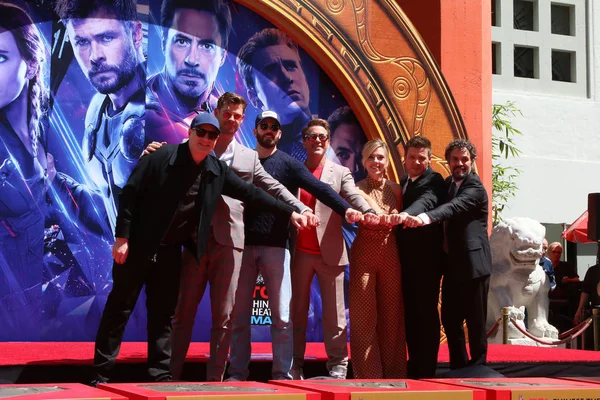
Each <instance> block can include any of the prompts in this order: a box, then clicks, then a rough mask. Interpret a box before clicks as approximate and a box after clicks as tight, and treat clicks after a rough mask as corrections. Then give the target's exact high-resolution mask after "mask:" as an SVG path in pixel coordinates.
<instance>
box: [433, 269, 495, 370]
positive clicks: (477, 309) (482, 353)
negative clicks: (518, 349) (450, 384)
mask: <svg viewBox="0 0 600 400" xmlns="http://www.w3.org/2000/svg"><path fill="white" fill-rule="evenodd" d="M489 287H490V276H489V275H487V276H483V277H480V278H475V279H471V280H467V281H458V282H457V281H451V280H450V279H444V282H443V283H442V324H444V330H445V332H446V336H447V338H448V350H449V351H450V368H451V369H457V368H463V367H466V366H469V365H476V364H485V361H486V357H487V331H486V329H485V324H486V318H487V300H488V289H489ZM464 320H466V321H467V329H468V332H469V350H470V353H471V360H470V361H469V356H468V355H467V348H466V343H465V332H464V330H463V321H464Z"/></svg>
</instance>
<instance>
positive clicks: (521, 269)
mask: <svg viewBox="0 0 600 400" xmlns="http://www.w3.org/2000/svg"><path fill="white" fill-rule="evenodd" d="M545 235H546V228H544V226H543V225H542V224H540V223H539V222H537V221H535V220H533V219H531V218H510V219H507V220H505V221H503V222H500V223H499V224H498V225H496V226H495V227H494V229H493V231H492V235H491V236H490V247H491V250H492V276H491V279H490V291H489V295H488V319H487V328H488V329H490V328H491V327H492V326H493V325H494V324H495V323H496V321H497V320H498V318H500V317H501V315H502V311H501V310H502V307H515V308H520V307H525V308H526V309H527V323H528V324H527V325H528V327H529V329H528V330H529V333H531V334H532V335H534V336H537V337H540V338H547V339H557V338H558V330H557V329H556V328H555V327H554V326H552V325H550V324H549V323H548V307H549V300H548V291H549V289H550V282H549V279H548V276H547V275H546V273H545V272H544V270H543V269H542V267H541V266H540V265H539V258H540V257H541V256H542V240H543V239H544V236H545ZM499 332H500V330H498V331H496V335H498V334H499ZM500 335H501V333H500ZM500 337H501V336H500ZM490 339H492V338H490Z"/></svg>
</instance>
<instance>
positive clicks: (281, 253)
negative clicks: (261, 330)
mask: <svg viewBox="0 0 600 400" xmlns="http://www.w3.org/2000/svg"><path fill="white" fill-rule="evenodd" d="M254 125H255V129H254V135H255V136H256V140H257V147H256V151H257V153H258V155H259V157H260V162H261V163H262V165H263V167H264V168H265V170H266V171H267V172H268V173H270V174H271V176H273V178H275V179H277V180H278V181H279V182H280V183H282V184H283V185H284V186H285V187H286V188H287V189H288V190H289V191H290V192H292V193H298V190H299V189H300V188H302V189H303V190H306V191H307V192H308V193H310V194H311V195H313V196H315V197H316V198H317V199H319V201H321V202H322V203H323V204H325V205H326V206H327V207H329V208H331V210H333V211H334V212H335V213H336V214H338V215H340V216H341V217H344V218H345V219H346V221H348V222H349V223H353V222H356V221H357V220H360V219H361V217H362V213H361V212H359V211H356V210H354V209H352V208H350V205H349V204H348V203H347V202H346V200H344V199H343V198H342V197H341V196H340V195H339V194H338V193H337V192H335V191H334V190H333V189H332V188H331V187H330V186H329V185H328V184H327V183H325V182H322V181H320V180H319V179H317V178H316V177H314V176H313V175H312V174H311V173H310V172H309V170H308V169H307V168H306V167H305V166H304V165H303V164H302V163H301V162H300V161H298V160H296V159H295V158H294V157H292V156H290V155H289V154H287V153H285V152H283V151H278V150H277V143H278V142H279V140H280V139H281V134H282V133H281V123H280V119H279V116H278V115H277V113H275V112H273V111H263V112H261V113H260V114H259V115H258V116H257V117H256V120H255V124H254ZM244 225H245V236H246V240H245V245H244V256H243V262H242V269H241V272H240V278H239V283H238V289H237V292H236V298H235V306H234V309H233V333H232V340H231V365H230V367H229V376H230V377H229V380H236V381H237V380H246V379H247V378H248V375H249V371H248V365H249V363H250V354H251V346H250V336H251V333H250V317H251V314H252V298H253V293H254V289H255V282H256V278H257V277H258V274H259V272H260V273H261V274H262V277H263V278H264V280H265V283H266V285H267V289H268V293H269V305H270V309H271V320H272V322H271V337H272V342H273V368H272V377H273V379H292V376H291V375H290V369H291V368H292V358H293V340H292V323H291V321H290V301H291V296H292V287H291V286H292V283H291V277H290V250H289V248H290V243H289V242H290V235H289V222H288V220H287V219H285V218H282V217H281V216H280V215H278V214H277V213H276V212H273V211H272V210H261V209H260V208H258V207H254V205H252V204H249V205H248V206H247V207H246V209H245V210H244Z"/></svg>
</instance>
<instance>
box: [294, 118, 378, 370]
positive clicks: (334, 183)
mask: <svg viewBox="0 0 600 400" xmlns="http://www.w3.org/2000/svg"><path fill="white" fill-rule="evenodd" d="M329 139H330V128H329V124H328V123H327V121H325V120H323V119H313V120H311V121H309V122H308V125H307V126H306V128H304V129H303V130H302V144H303V145H304V148H305V149H306V153H307V156H308V157H307V159H306V162H305V165H306V167H307V168H308V170H309V171H310V172H311V173H312V174H313V175H314V176H315V178H317V179H320V180H321V181H322V182H324V183H326V184H328V185H329V186H331V188H332V189H333V190H335V191H337V192H338V193H339V194H340V195H341V196H342V197H343V198H344V199H346V200H347V201H348V203H350V205H351V206H352V207H354V208H356V209H357V210H359V211H361V212H363V213H366V214H364V216H365V218H364V219H365V222H367V223H378V221H379V219H378V217H377V216H376V215H375V211H374V210H373V209H371V207H370V206H369V204H368V203H367V201H366V200H365V199H364V198H363V197H362V196H361V194H360V192H359V190H358V189H357V188H356V185H355V184H354V179H353V178H352V173H351V172H350V170H349V169H348V168H346V167H343V166H341V165H338V164H335V163H334V162H332V161H330V160H328V159H327V157H326V153H327V149H328V148H329ZM300 200H302V202H303V203H304V204H306V205H307V206H309V207H311V208H312V209H314V212H315V215H316V216H317V218H318V219H319V221H321V224H320V225H319V226H317V227H316V228H315V229H305V230H303V231H300V232H299V233H298V240H297V243H296V251H295V254H294V259H293V262H292V268H291V269H292V293H293V296H292V323H293V326H294V363H293V368H292V376H293V377H294V379H300V378H301V376H302V367H303V365H304V352H305V350H306V327H307V324H308V308H309V303H310V294H311V282H312V280H313V277H314V275H315V274H316V275H317V279H318V280H319V287H320V288H321V302H322V310H323V319H322V323H323V341H324V342H325V350H326V352H327V356H328V360H327V370H328V371H329V375H330V376H331V377H332V378H338V379H344V378H345V377H346V373H347V369H348V347H347V341H348V336H347V322H346V309H345V306H344V267H345V265H346V264H348V251H347V249H346V245H345V243H344V237H343V234H342V219H341V218H340V217H339V216H338V215H336V214H334V213H332V210H331V209H330V208H328V207H325V206H324V205H323V204H322V203H321V202H320V201H318V200H317V199H316V198H315V197H314V196H312V195H311V194H310V193H307V192H305V191H304V190H302V191H301V192H300Z"/></svg>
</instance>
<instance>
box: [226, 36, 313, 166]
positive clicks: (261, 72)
mask: <svg viewBox="0 0 600 400" xmlns="http://www.w3.org/2000/svg"><path fill="white" fill-rule="evenodd" d="M237 57H238V61H237V65H238V71H239V73H240V75H241V76H242V79H243V81H244V85H245V86H246V90H247V94H248V98H249V99H250V102H251V103H252V105H253V106H254V107H256V108H258V109H259V110H261V111H266V110H271V111H274V112H276V113H277V114H278V115H279V117H280V118H281V131H282V132H283V134H282V136H281V141H280V142H279V149H280V150H283V151H285V152H286V153H288V154H290V155H291V156H292V157H294V158H296V159H297V160H299V161H302V162H304V161H305V160H306V150H305V149H304V147H303V146H302V129H303V128H304V127H305V126H306V124H307V123H308V121H309V120H310V119H311V118H312V115H311V112H310V108H309V103H310V89H309V87H308V82H307V80H306V75H305V74H304V70H303V68H302V62H301V60H300V53H299V51H298V45H297V44H296V42H294V41H293V40H292V39H291V38H290V37H289V36H287V35H286V34H285V33H283V32H282V31H280V30H279V29H275V28H266V29H263V30H262V31H260V32H257V33H255V34H254V35H252V37H250V39H248V41H247V42H246V44H244V45H243V46H242V47H241V48H240V50H239V52H238V55H237Z"/></svg>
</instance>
